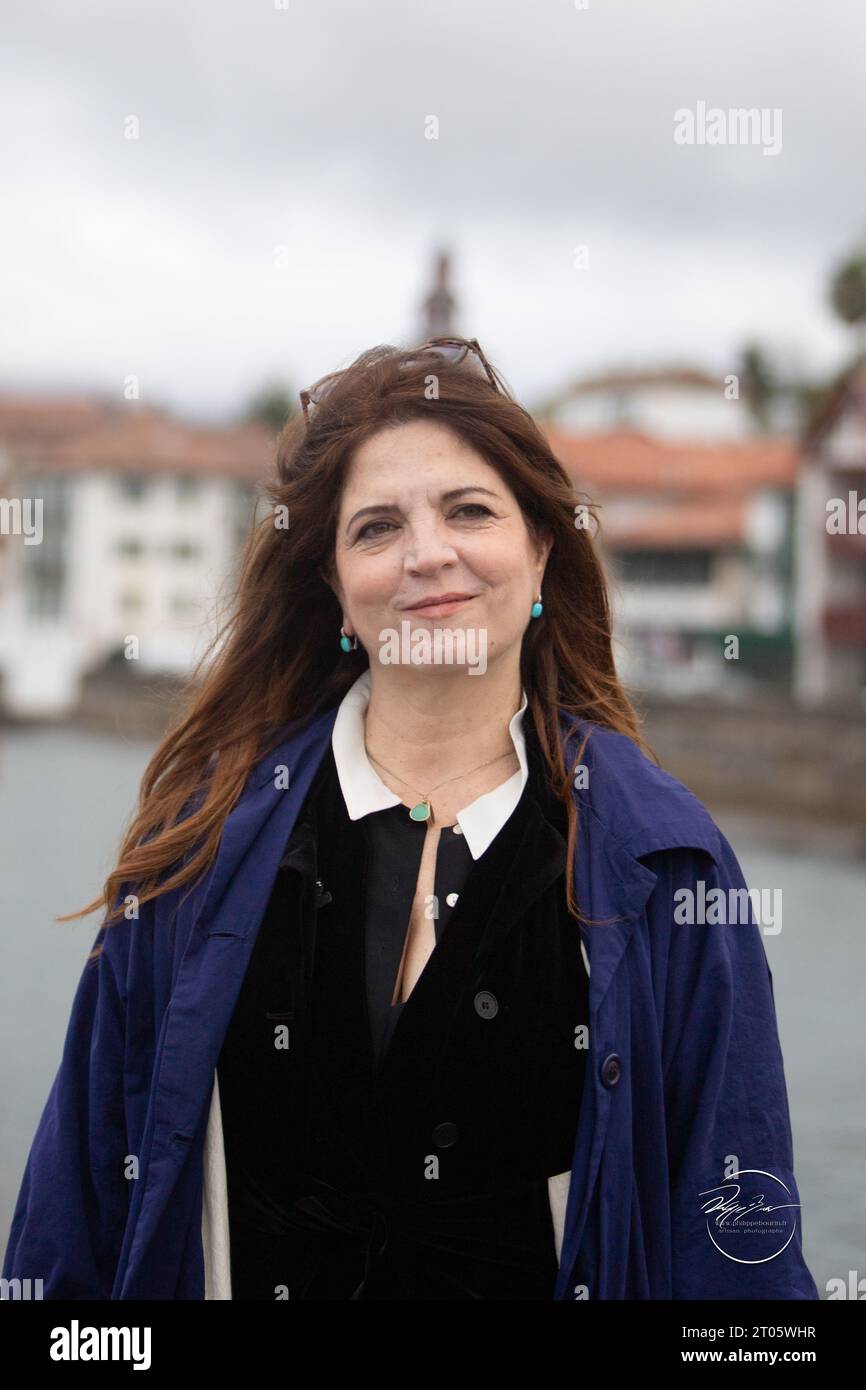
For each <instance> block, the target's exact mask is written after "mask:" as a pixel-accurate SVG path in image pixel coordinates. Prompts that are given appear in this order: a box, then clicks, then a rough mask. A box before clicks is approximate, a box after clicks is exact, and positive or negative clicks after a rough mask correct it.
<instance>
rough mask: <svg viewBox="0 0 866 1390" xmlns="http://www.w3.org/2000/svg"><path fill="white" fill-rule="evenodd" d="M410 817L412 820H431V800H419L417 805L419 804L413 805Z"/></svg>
mask: <svg viewBox="0 0 866 1390" xmlns="http://www.w3.org/2000/svg"><path fill="white" fill-rule="evenodd" d="M409 819H410V820H429V819H430V802H429V801H419V802H418V805H417V806H413V807H412V809H411V811H410V812H409Z"/></svg>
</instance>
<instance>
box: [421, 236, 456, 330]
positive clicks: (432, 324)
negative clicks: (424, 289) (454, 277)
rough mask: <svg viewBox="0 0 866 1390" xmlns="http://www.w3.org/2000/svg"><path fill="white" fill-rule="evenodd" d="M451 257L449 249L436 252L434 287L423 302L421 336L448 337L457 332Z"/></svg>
mask: <svg viewBox="0 0 866 1390" xmlns="http://www.w3.org/2000/svg"><path fill="white" fill-rule="evenodd" d="M450 278H451V257H450V255H449V253H448V252H447V251H444V250H439V251H437V253H436V261H435V270H434V279H433V289H432V290H431V292H430V293H429V294H428V295H427V296H426V297H425V298H424V299H423V300H422V303H421V338H420V341H422V342H423V341H424V340H425V339H426V338H446V337H448V336H449V335H451V334H453V333H455V332H456V329H455V326H454V309H455V303H456V301H455V299H454V295H453V294H452V293H451V287H450V284H449V281H450Z"/></svg>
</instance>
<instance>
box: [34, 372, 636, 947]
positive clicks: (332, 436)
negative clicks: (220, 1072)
mask: <svg viewBox="0 0 866 1390" xmlns="http://www.w3.org/2000/svg"><path fill="white" fill-rule="evenodd" d="M491 370H492V371H493V372H494V375H495V378H496V381H497V382H498V384H499V388H500V389H499V390H497V389H496V387H494V386H493V385H492V384H491V382H490V381H489V380H488V379H487V377H486V376H485V375H484V374H483V373H482V372H481V371H479V369H478V367H477V359H474V358H473V357H471V356H467V357H466V358H464V359H463V361H461V362H456V363H454V362H451V363H448V362H442V363H439V362H437V363H436V366H435V373H436V382H437V386H436V387H434V388H433V389H432V390H431V362H430V360H429V359H427V360H426V361H425V360H423V359H416V360H415V361H414V362H409V363H407V362H406V354H405V352H404V350H402V349H399V348H395V347H391V346H387V345H385V346H378V347H374V348H370V349H368V350H367V351H365V352H362V353H361V354H360V355H359V356H358V357H357V358H356V359H355V361H354V362H353V363H352V365H351V366H350V367H349V368H348V369H347V370H346V371H345V372H344V373H343V374H342V375H340V376H338V377H337V378H336V379H335V381H334V382H333V383H332V385H331V387H330V389H329V391H328V392H327V393H326V394H325V395H324V396H323V398H322V399H321V402H320V404H318V405H317V406H316V408H315V410H314V411H313V412H312V414H311V417H310V421H309V425H307V424H306V422H305V421H304V419H303V418H302V417H301V416H300V415H298V416H295V417H293V418H292V419H290V420H289V421H288V423H287V424H286V425H285V426H284V428H283V431H282V433H281V435H280V438H279V441H278V443H277V453H276V468H275V470H274V473H273V475H272V476H270V477H269V478H268V479H267V480H266V481H265V483H264V486H263V490H262V495H263V496H264V497H265V498H266V499H267V502H268V509H267V511H266V512H265V514H264V515H263V517H262V519H261V520H259V521H258V522H257V523H256V524H255V525H254V526H253V529H252V531H251V533H250V536H249V538H248V541H247V544H246V547H245V549H244V553H243V556H242V559H241V564H240V571H239V577H238V580H237V583H236V587H235V589H234V593H233V594H232V595H231V598H230V609H229V616H228V618H227V620H226V621H225V622H224V623H223V624H222V625H221V626H220V627H219V628H218V630H217V633H216V635H215V636H214V638H213V640H212V642H211V643H210V644H209V646H208V647H207V649H206V650H205V652H204V653H203V655H202V656H201V658H200V660H199V662H198V663H197V665H196V668H195V670H194V671H193V673H192V675H191V676H190V679H189V681H188V683H187V687H186V690H185V692H184V696H183V699H182V706H181V712H180V713H179V714H178V716H177V718H176V720H175V722H174V724H173V726H172V727H171V728H170V729H169V731H168V733H167V734H166V735H165V737H164V738H163V740H162V742H161V743H160V745H159V747H158V748H157V750H156V752H155V753H154V754H153V756H152V758H151V759H150V762H149V763H148V765H147V768H146V769H145V772H144V776H143V778H142V782H141V788H140V792H139V799H138V806H137V810H136V811H135V812H134V814H133V816H132V817H131V821H130V824H129V828H128V830H127V831H126V833H125V836H124V838H123V841H122V844H121V848H120V852H119V857H118V862H117V865H116V867H115V869H114V870H113V872H112V873H111V874H110V875H109V876H108V878H107V880H106V882H105V885H104V889H103V894H102V897H99V898H96V899H94V900H93V901H92V902H90V903H88V904H87V906H86V907H83V908H82V909H81V910H80V911H79V912H75V913H69V914H67V915H66V916H64V917H58V918H56V920H57V921H61V922H62V921H71V920H74V919H75V918H77V917H82V916H84V915H85V914H86V913H88V912H93V911H95V910H96V909H97V908H100V907H104V909H105V911H106V913H107V918H106V920H105V923H104V925H112V924H113V921H112V919H117V920H119V919H120V918H121V917H122V915H123V909H122V906H121V905H119V904H118V905H117V906H115V903H116V901H117V898H118V894H119V891H120V889H121V887H122V886H123V885H137V891H136V894H135V896H136V897H137V899H138V904H139V905H141V904H143V903H145V902H147V901H148V900H149V899H151V898H155V897H157V896H159V895H160V894H161V893H167V892H169V891H171V890H172V889H174V888H177V887H180V886H181V885H182V884H185V883H189V884H190V885H191V886H194V884H195V883H196V882H198V881H199V880H200V878H201V877H202V876H203V875H204V874H205V873H206V871H207V870H208V868H209V867H210V865H211V864H212V863H213V861H214V859H215V857H216V854H217V850H218V848H219V842H220V838H221V835H222V830H223V825H224V823H225V820H226V817H227V816H228V814H229V812H230V811H231V809H232V807H233V806H234V805H235V803H236V802H237V800H238V798H239V796H240V795H241V792H242V791H243V788H244V785H245V783H246V781H247V778H248V776H249V774H250V772H251V770H252V769H253V767H254V766H255V764H256V763H257V762H258V761H259V759H260V758H262V757H263V756H264V754H265V753H267V752H268V751H270V750H271V749H272V748H275V747H276V746H277V745H278V743H279V742H280V741H281V740H280V734H281V733H282V734H283V736H284V735H285V729H286V726H287V724H292V725H294V724H295V723H297V727H298V728H300V727H301V726H302V725H303V723H304V721H305V720H306V719H307V718H309V717H312V716H315V715H316V714H319V713H321V712H323V711H325V710H328V709H331V708H333V707H334V706H335V705H336V704H338V703H339V701H340V700H341V699H342V697H343V695H344V694H345V693H346V691H347V690H348V688H349V687H350V685H352V684H353V682H354V681H355V680H356V679H357V677H358V675H359V674H360V673H361V671H362V670H364V669H365V668H366V667H367V666H368V665H369V659H368V656H367V653H366V652H365V651H364V650H363V648H362V647H361V646H360V645H359V646H358V648H357V650H355V651H353V652H350V653H348V654H346V653H344V652H343V651H342V650H341V648H340V645H339V643H338V641H337V637H338V635H339V630H340V624H341V622H342V612H341V609H340V606H339V604H338V602H337V598H336V596H335V594H334V592H333V590H332V589H331V588H330V587H329V585H328V583H327V582H326V580H325V578H324V575H325V574H329V575H333V573H334V548H335V534H336V523H337V517H338V512H339V505H340V497H341V492H342V488H343V482H344V479H345V477H346V474H347V471H348V466H349V463H350V461H351V459H352V456H353V452H354V451H355V450H356V449H357V448H358V447H359V445H361V444H362V443H363V442H364V441H365V440H366V439H368V438H369V437H370V436H371V435H373V434H375V433H376V432H377V431H378V430H381V429H383V428H387V427H390V426H396V425H398V424H403V423H405V422H408V421H410V420H417V419H421V420H436V421H438V422H439V423H441V424H444V425H446V426H448V427H449V428H450V429H451V430H452V431H454V433H455V434H457V435H458V436H459V437H460V438H461V439H462V440H463V441H465V442H466V443H467V444H469V445H470V446H471V447H472V448H473V449H475V450H476V452H477V453H478V454H480V455H481V456H482V457H483V458H484V460H485V461H486V462H487V463H489V464H490V465H492V466H493V467H494V468H495V469H496V470H497V471H498V472H499V474H500V476H501V477H502V478H503V479H504V481H505V482H506V483H507V484H508V486H509V487H510V488H511V490H512V492H513V493H514V495H515V496H516V498H517V500H518V502H519V504H520V507H521V509H522V512H523V516H524V520H525V522H526V524H527V526H528V527H529V528H530V530H531V532H532V533H533V534H534V535H535V536H536V537H538V536H544V537H552V540H553V545H552V548H551V551H550V555H549V558H548V562H547V568H546V570H545V574H544V578H543V594H544V613H543V617H542V619H541V621H538V622H530V623H529V624H528V626H527V629H526V633H525V636H524V638H523V645H522V650H521V659H520V666H521V677H522V680H523V684H524V688H525V690H526V693H527V699H528V709H529V713H530V714H531V717H532V719H533V722H534V725H535V728H536V730H537V733H538V738H539V744H540V746H541V749H542V752H543V755H544V759H545V764H546V767H547V773H548V778H549V784H550V787H551V789H552V791H553V792H554V794H555V795H556V796H557V797H558V798H560V799H561V801H562V802H563V803H564V804H565V808H566V812H567V816H568V861H567V874H566V896H567V902H568V908H569V911H570V912H571V913H572V915H574V916H575V917H577V918H578V919H580V916H581V914H580V911H579V908H578V903H577V898H576V894H575V885H574V881H573V857H574V847H575V844H576V837H577V812H576V808H575V804H574V798H573V795H572V777H573V766H574V765H575V764H574V763H573V764H572V768H569V767H567V766H566V764H565V757H564V748H563V744H562V739H561V733H560V728H559V710H560V709H562V710H564V711H566V712H567V713H568V714H570V715H574V716H577V717H581V718H584V719H587V720H589V721H591V723H593V724H598V725H601V726H602V727H604V728H608V729H613V730H616V731H617V732H618V733H622V734H626V735H627V736H628V737H629V738H631V739H632V740H633V741H634V742H635V743H636V744H637V745H638V746H639V747H640V748H642V749H643V750H644V751H645V752H647V753H648V754H649V755H650V756H651V757H654V755H653V754H652V751H651V750H650V749H649V748H648V747H647V745H646V744H645V742H644V740H643V738H642V736H641V733H640V729H639V719H638V715H637V714H636V711H635V709H634V708H633V706H632V703H631V701H630V699H629V697H628V695H627V694H626V693H625V690H624V689H623V687H622V685H621V684H620V681H619V679H618V677H617V674H616V669H615V665H614V659H613V654H612V649H611V614H610V606H609V600H608V592H607V584H606V580H605V575H604V570H603V568H602V564H601V561H600V559H599V556H598V554H597V552H596V547H595V545H594V543H593V535H592V531H593V530H597V527H598V517H597V512H596V509H595V507H594V506H593V504H592V503H591V502H590V501H588V500H584V501H580V500H579V497H578V494H577V492H576V491H575V489H574V486H573V484H572V482H571V480H570V479H569V477H568V474H567V473H566V472H565V470H564V468H563V467H562V466H561V464H560V463H559V462H558V461H557V459H556V458H555V456H554V454H553V452H552V451H551V448H550V446H549V444H548V443H547V441H546V440H545V438H544V436H543V434H542V433H541V431H540V429H539V428H538V426H537V425H536V423H535V421H534V420H533V419H532V417H531V416H530V415H529V414H528V412H527V411H526V410H524V409H523V407H522V406H520V405H519V404H518V403H517V401H516V400H515V399H514V397H513V395H512V394H511V391H510V390H509V388H508V386H507V384H506V383H505V382H504V380H503V379H502V377H501V376H500V374H499V373H498V372H496V371H495V369H494V368H492V369H491ZM286 521H287V522H288V524H287V525H286V524H285V522H286ZM588 522H591V523H592V526H590V525H589V524H587V523H588ZM590 733H591V730H590ZM588 736H589V735H586V736H585V737H584V740H583V742H582V744H581V748H580V750H579V752H578V755H577V758H576V760H575V762H576V763H579V762H580V760H581V758H582V755H583V751H584V748H585V746H586V738H587V737H588ZM184 812H186V813H187V814H184ZM98 953H99V950H98V949H97V950H96V951H95V952H94V953H92V954H98Z"/></svg>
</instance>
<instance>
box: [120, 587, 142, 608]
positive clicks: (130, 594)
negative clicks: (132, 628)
mask: <svg viewBox="0 0 866 1390" xmlns="http://www.w3.org/2000/svg"><path fill="white" fill-rule="evenodd" d="M117 603H118V607H119V608H120V610H121V612H122V613H140V612H141V610H142V608H143V607H144V597H143V595H142V592H141V590H140V589H124V590H123V591H122V592H121V593H120V594H119V595H118V599H117Z"/></svg>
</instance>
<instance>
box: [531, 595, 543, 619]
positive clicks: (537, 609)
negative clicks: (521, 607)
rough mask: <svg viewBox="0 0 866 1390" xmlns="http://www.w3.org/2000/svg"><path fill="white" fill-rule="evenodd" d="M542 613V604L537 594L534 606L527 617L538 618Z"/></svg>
mask: <svg viewBox="0 0 866 1390" xmlns="http://www.w3.org/2000/svg"><path fill="white" fill-rule="evenodd" d="M543 612H544V604H543V603H542V602H541V594H539V595H538V598H537V599H536V600H535V602H534V604H533V605H532V607H531V608H530V610H529V615H530V617H531V618H540V617H541V615H542V613H543Z"/></svg>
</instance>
